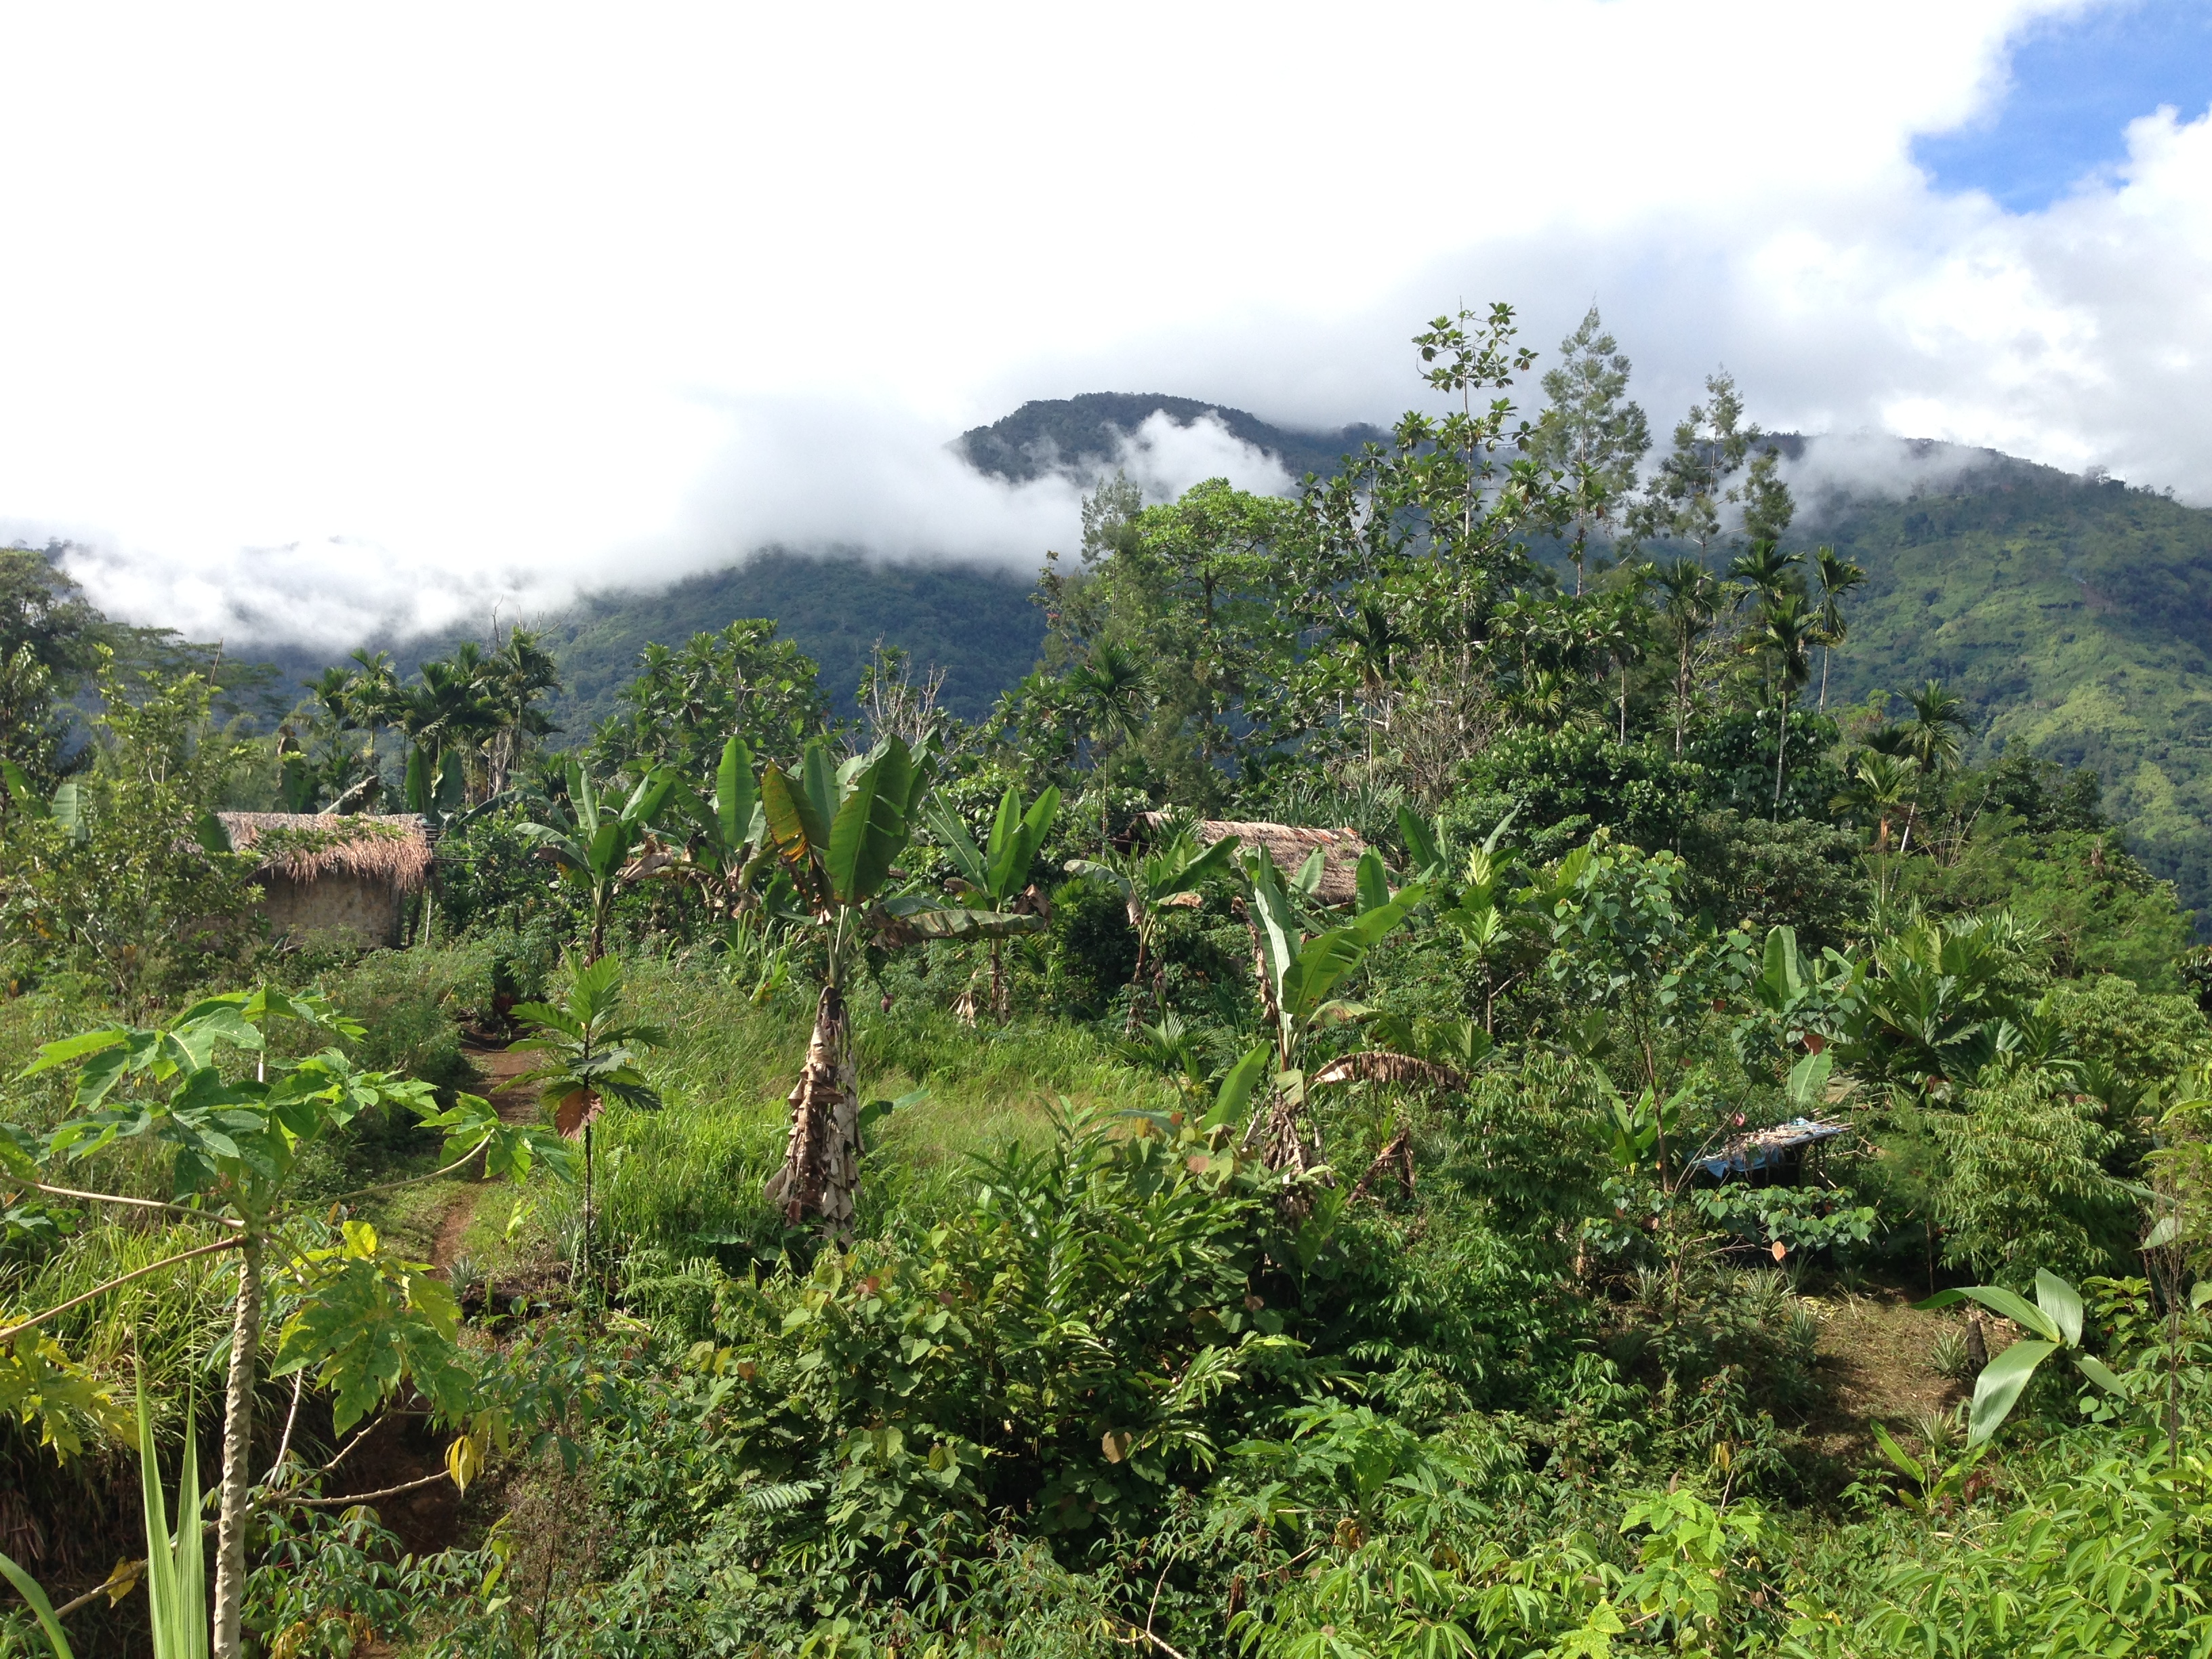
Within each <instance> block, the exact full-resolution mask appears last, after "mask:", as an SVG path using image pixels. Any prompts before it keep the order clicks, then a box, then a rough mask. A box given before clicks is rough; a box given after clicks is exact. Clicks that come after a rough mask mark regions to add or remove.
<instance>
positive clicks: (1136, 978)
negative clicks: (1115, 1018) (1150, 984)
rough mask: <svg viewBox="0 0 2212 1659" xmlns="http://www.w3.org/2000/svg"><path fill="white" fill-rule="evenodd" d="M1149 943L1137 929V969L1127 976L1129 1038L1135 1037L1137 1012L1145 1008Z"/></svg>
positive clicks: (1138, 1016)
mask: <svg viewBox="0 0 2212 1659" xmlns="http://www.w3.org/2000/svg"><path fill="white" fill-rule="evenodd" d="M1149 943H1150V941H1149V940H1147V939H1146V937H1145V930H1144V929H1143V928H1141V927H1139V928H1138V929H1137V969H1136V972H1134V973H1133V974H1132V975H1130V976H1129V1024H1128V1029H1127V1032H1126V1033H1125V1035H1127V1036H1136V1035H1137V1026H1138V1024H1139V1018H1140V1015H1139V1011H1140V1010H1141V1009H1142V1008H1143V1007H1144V1006H1145V968H1146V957H1147V956H1148V955H1149V954H1150V953H1149V951H1147V950H1146V945H1148V944H1149Z"/></svg>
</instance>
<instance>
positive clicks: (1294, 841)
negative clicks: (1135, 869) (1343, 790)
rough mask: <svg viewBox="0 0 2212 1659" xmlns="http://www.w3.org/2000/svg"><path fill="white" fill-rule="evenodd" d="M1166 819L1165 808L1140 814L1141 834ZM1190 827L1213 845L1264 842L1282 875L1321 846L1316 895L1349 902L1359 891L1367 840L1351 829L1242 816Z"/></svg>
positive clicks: (1201, 821)
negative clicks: (1309, 826) (1307, 826)
mask: <svg viewBox="0 0 2212 1659" xmlns="http://www.w3.org/2000/svg"><path fill="white" fill-rule="evenodd" d="M1166 822H1167V814H1166V813H1164V812H1145V813H1141V814H1139V817H1138V818H1137V823H1136V826H1135V827H1136V828H1137V829H1138V831H1139V835H1150V834H1152V833H1154V832H1157V831H1158V829H1160V828H1161V827H1162V826H1163V825H1164V824H1165V823H1166ZM1191 832H1192V833H1193V834H1194V835H1195V836H1197V837H1198V840H1199V843H1200V845H1201V846H1205V847H1211V846H1212V845H1213V843H1214V842H1218V841H1224V840H1226V839H1228V838H1229V837H1231V836H1234V837H1235V838H1236V839H1237V840H1238V841H1241V842H1243V843H1244V845H1245V846H1247V847H1264V848H1267V855H1268V856H1269V857H1270V858H1272V859H1273V860H1275V867H1276V868H1277V869H1279V870H1280V871H1281V872H1283V873H1284V874H1285V875H1286V876H1289V875H1296V874H1297V872H1298V868H1299V866H1302V865H1304V863H1305V861H1306V860H1308V859H1309V858H1310V857H1312V856H1313V853H1314V849H1315V848H1320V849H1321V855H1322V866H1321V886H1320V888H1319V889H1318V890H1316V894H1315V896H1316V897H1317V898H1318V899H1319V900H1320V901H1321V902H1322V903H1323V904H1349V903H1351V902H1352V900H1353V899H1354V898H1355V897H1357V896H1358V892H1359V884H1358V871H1359V860H1360V858H1361V856H1362V855H1363V854H1365V852H1366V851H1367V843H1366V842H1364V841H1362V840H1361V839H1360V838H1359V835H1358V831H1357V830H1352V829H1302V828H1301V827H1299V826H1298V825H1297V824H1294V823H1261V822H1259V821H1257V820H1251V819H1243V818H1200V819H1199V820H1198V821H1197V822H1196V823H1193V824H1192V825H1191Z"/></svg>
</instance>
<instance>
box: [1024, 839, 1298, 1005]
mask: <svg viewBox="0 0 2212 1659" xmlns="http://www.w3.org/2000/svg"><path fill="white" fill-rule="evenodd" d="M1236 852H1237V841H1236V838H1235V837H1233V836H1223V837H1222V838H1221V839H1220V840H1219V841H1217V842H1214V843H1213V845H1212V846H1211V847H1205V848H1201V847H1200V845H1199V842H1198V837H1197V836H1194V835H1193V834H1192V833H1191V832H1190V831H1189V830H1188V829H1178V830H1177V831H1176V833H1175V834H1174V835H1173V836H1170V837H1169V838H1168V840H1167V841H1166V842H1164V844H1161V845H1158V846H1155V847H1152V848H1147V849H1146V850H1144V851H1142V852H1136V853H1127V854H1121V855H1120V856H1118V857H1114V858H1111V859H1109V860H1099V859H1070V860H1068V861H1067V871H1068V873H1069V874H1070V875H1074V876H1081V877H1083V878H1085V880H1088V881H1097V882H1103V883H1104V884H1106V885H1107V886H1109V887H1110V888H1112V889H1113V890H1115V892H1116V893H1118V894H1120V895H1121V904H1122V908H1124V909H1125V910H1126V911H1127V913H1128V917H1129V926H1130V927H1133V928H1134V929H1135V930H1136V933H1137V966H1136V970H1135V971H1134V972H1133V974H1131V975H1130V976H1129V985H1130V997H1129V1019H1128V1026H1127V1035H1130V1036H1134V1035H1135V1034H1136V1030H1137V1027H1138V1025H1139V1023H1140V1020H1139V1015H1140V1014H1141V1012H1142V1011H1143V1006H1144V996H1145V970H1146V969H1147V968H1152V969H1153V970H1154V971H1153V977H1154V979H1155V980H1157V979H1158V977H1159V975H1158V967H1157V956H1158V951H1157V948H1156V947H1157V945H1158V939H1159V932H1160V925H1161V923H1162V922H1163V921H1165V920H1166V916H1167V907H1168V905H1169V904H1170V903H1171V902H1173V901H1175V900H1176V899H1179V898H1182V896H1184V895H1185V894H1188V893H1194V892H1196V891H1197V890H1199V889H1200V887H1202V886H1204V885H1205V884H1206V882H1207V881H1208V880H1210V879H1211V878H1213V877H1215V876H1217V875H1220V874H1222V873H1224V872H1225V871H1226V870H1227V869H1228V868H1229V865H1230V860H1231V859H1232V858H1233V857H1235V856H1236ZM1285 902H1286V903H1287V902H1289V901H1288V899H1287V898H1285ZM1153 989H1154V993H1155V996H1156V997H1157V994H1158V985H1157V984H1156V985H1155V986H1154V987H1153Z"/></svg>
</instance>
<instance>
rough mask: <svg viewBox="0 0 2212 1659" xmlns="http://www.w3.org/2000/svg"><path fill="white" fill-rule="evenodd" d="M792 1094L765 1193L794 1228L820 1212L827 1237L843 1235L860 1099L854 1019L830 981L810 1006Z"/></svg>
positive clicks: (855, 1163)
mask: <svg viewBox="0 0 2212 1659" xmlns="http://www.w3.org/2000/svg"><path fill="white" fill-rule="evenodd" d="M790 1098H791V1142H790V1146H789V1147H788V1149H787V1151H786V1152H785V1153H784V1159H783V1167H782V1168H781V1169H780V1170H777V1171H776V1172H775V1174H774V1175H773V1176H769V1182H768V1185H767V1187H766V1188H764V1189H763V1190H764V1191H765V1194H766V1195H767V1198H768V1200H769V1203H771V1204H775V1205H777V1206H781V1209H782V1211H783V1218H784V1220H785V1221H786V1222H787V1223H788V1224H790V1225H793V1226H797V1225H799V1223H800V1222H801V1221H803V1220H804V1219H805V1218H806V1217H807V1216H808V1215H809V1214H813V1215H817V1216H819V1217H821V1218H822V1230H823V1233H824V1234H826V1235H828V1236H830V1237H843V1236H844V1235H845V1234H847V1233H848V1232H849V1231H851V1230H852V1224H853V1194H854V1190H855V1189H856V1188H858V1187H859V1185H860V1171H859V1158H860V1080H859V1079H858V1078H857V1077H856V1076H855V1075H854V1070H853V1026H852V1021H851V1019H850V1018H849V1017H848V1015H847V1013H846V1012H845V998H844V995H843V994H842V992H840V991H839V990H838V988H837V987H836V986H835V985H825V986H823V987H822V1000H821V1001H820V1002H818V1003H817V1004H816V1005H815V1009H814V1036H813V1038H812V1039H811V1041H810V1042H808V1043H807V1045H806V1064H805V1066H804V1067H803V1068H802V1069H801V1070H800V1072H799V1082H798V1084H797V1085H796V1086H795V1087H794V1088H793V1090H792V1091H791V1097H790Z"/></svg>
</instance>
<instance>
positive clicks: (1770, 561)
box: [1728, 538, 1805, 611]
mask: <svg viewBox="0 0 2212 1659" xmlns="http://www.w3.org/2000/svg"><path fill="white" fill-rule="evenodd" d="M1804 562H1805V556H1804V555H1803V554H1802V553H1784V551H1782V549H1781V544H1779V543H1778V542H1775V541H1772V540H1771V539H1767V538H1761V539H1760V540H1759V541H1755V542H1753V544H1751V546H1750V547H1749V548H1748V549H1747V550H1745V551H1744V552H1741V553H1739V554H1737V555H1736V556H1735V559H1734V560H1733V561H1732V562H1730V563H1729V570H1728V573H1729V580H1732V581H1735V582H1740V583H1741V584H1742V591H1741V592H1739V593H1737V595H1736V598H1735V608H1736V609H1737V610H1739V611H1741V610H1742V609H1743V607H1744V606H1746V605H1750V604H1752V603H1753V601H1758V602H1759V603H1761V604H1766V605H1771V604H1773V603H1774V602H1775V601H1777V600H1778V599H1781V598H1782V597H1783V596H1784V594H1787V593H1790V592H1792V591H1794V590H1796V589H1797V588H1798V587H1799V586H1800V585H1801V583H1800V579H1799V578H1798V577H1797V576H1796V574H1795V570H1794V567H1795V566H1797V565H1801V564H1802V563H1804Z"/></svg>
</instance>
